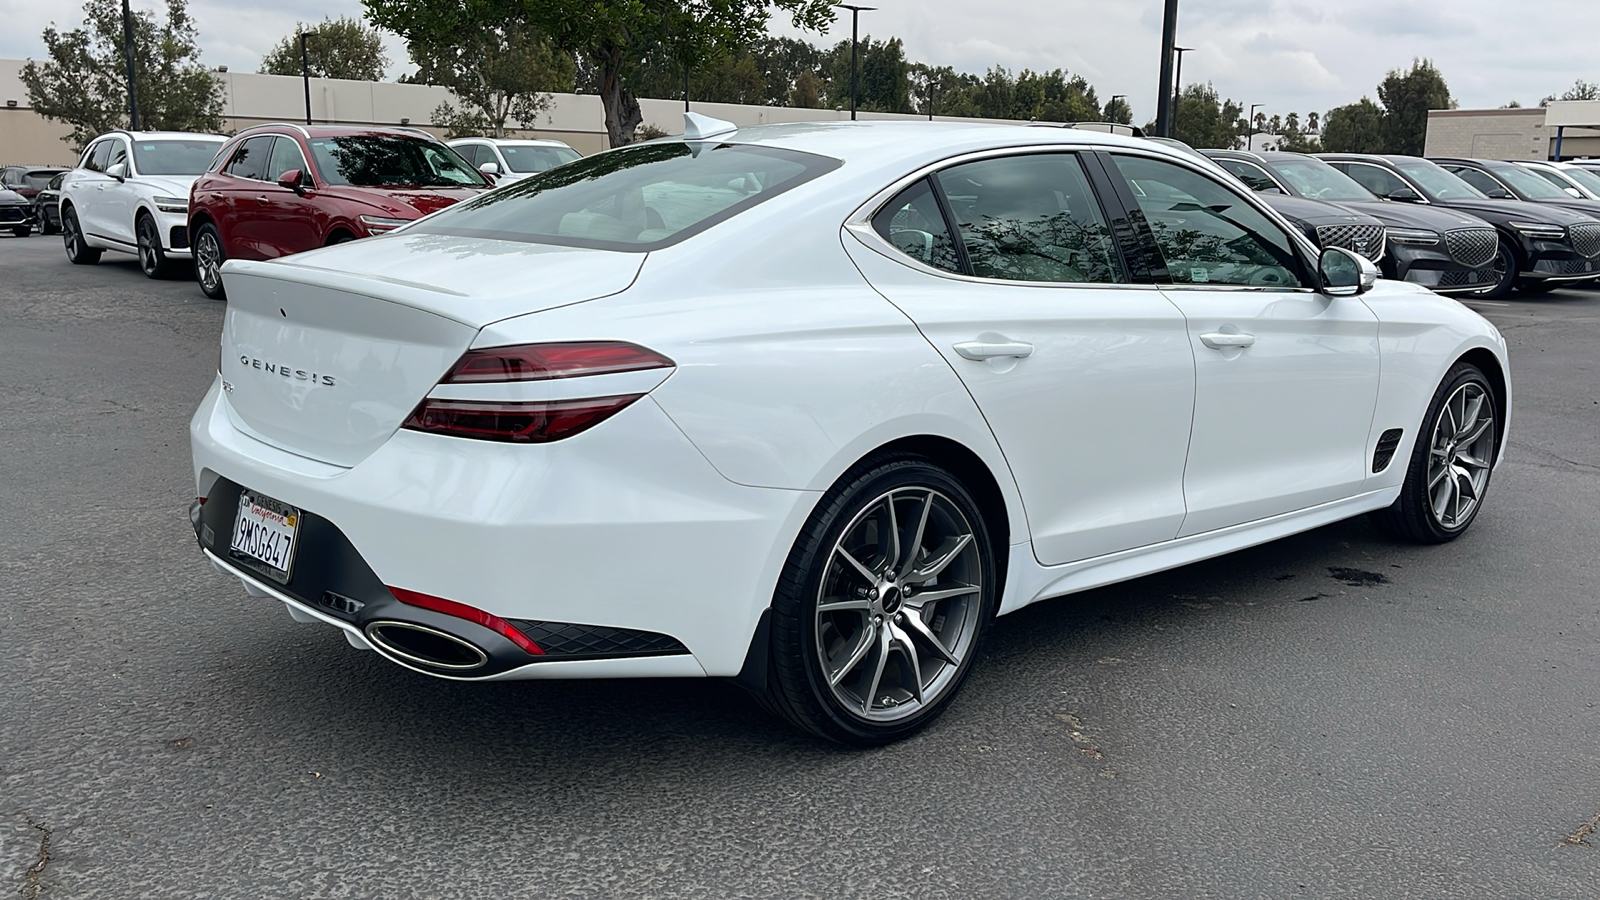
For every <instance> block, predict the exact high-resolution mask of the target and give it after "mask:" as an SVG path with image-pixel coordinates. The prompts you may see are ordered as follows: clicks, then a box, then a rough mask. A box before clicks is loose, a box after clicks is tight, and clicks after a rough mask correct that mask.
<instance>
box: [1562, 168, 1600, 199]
mask: <svg viewBox="0 0 1600 900" xmlns="http://www.w3.org/2000/svg"><path fill="white" fill-rule="evenodd" d="M1561 172H1562V174H1563V175H1566V176H1567V177H1568V178H1571V179H1572V180H1573V181H1576V182H1577V183H1579V184H1581V185H1583V186H1584V187H1586V188H1588V189H1589V191H1590V192H1591V193H1594V194H1596V195H1600V172H1591V171H1589V170H1588V169H1580V168H1578V167H1576V166H1574V167H1572V168H1570V169H1562V170H1561Z"/></svg>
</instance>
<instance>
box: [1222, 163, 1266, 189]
mask: <svg viewBox="0 0 1600 900" xmlns="http://www.w3.org/2000/svg"><path fill="white" fill-rule="evenodd" d="M1217 164H1218V165H1220V166H1222V167H1223V168H1224V169H1227V170H1228V171H1229V172H1230V173H1232V174H1233V176H1234V177H1235V178H1238V179H1239V180H1240V181H1242V182H1244V184H1245V187H1248V188H1249V189H1250V190H1252V191H1280V190H1282V188H1280V187H1278V183H1277V182H1276V181H1273V180H1272V176H1270V175H1268V174H1267V173H1266V172H1263V171H1261V167H1260V166H1257V165H1254V164H1252V163H1247V162H1243V161H1241V160H1237V159H1219V160H1217Z"/></svg>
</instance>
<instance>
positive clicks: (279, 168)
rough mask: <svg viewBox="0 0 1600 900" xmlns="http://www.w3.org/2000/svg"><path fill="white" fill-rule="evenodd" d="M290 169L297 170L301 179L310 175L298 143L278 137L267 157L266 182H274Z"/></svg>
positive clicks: (291, 139)
mask: <svg viewBox="0 0 1600 900" xmlns="http://www.w3.org/2000/svg"><path fill="white" fill-rule="evenodd" d="M246 143H249V142H248V141H246ZM290 169H299V170H300V173H301V177H302V178H303V179H304V178H309V177H310V175H311V173H310V172H307V171H306V157H305V154H303V153H301V152H300V145H299V143H297V142H296V141H295V139H294V138H287V137H283V136H282V135H279V136H278V139H277V141H275V142H273V144H272V155H271V156H270V157H268V162H267V178H266V180H268V181H273V182H275V181H277V180H278V179H279V178H282V177H283V173H285V172H287V171H289V170H290Z"/></svg>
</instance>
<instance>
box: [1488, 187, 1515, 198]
mask: <svg viewBox="0 0 1600 900" xmlns="http://www.w3.org/2000/svg"><path fill="white" fill-rule="evenodd" d="M1484 193H1485V194H1488V195H1489V199H1491V200H1515V199H1517V198H1516V196H1514V195H1513V194H1512V193H1511V192H1510V191H1508V190H1506V189H1505V188H1503V187H1497V188H1490V189H1489V190H1487V191H1484Z"/></svg>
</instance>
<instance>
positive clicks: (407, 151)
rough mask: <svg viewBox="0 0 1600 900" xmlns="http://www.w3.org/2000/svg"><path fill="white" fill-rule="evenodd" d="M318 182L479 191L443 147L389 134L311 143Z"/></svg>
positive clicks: (473, 177)
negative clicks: (320, 176) (320, 173)
mask: <svg viewBox="0 0 1600 900" xmlns="http://www.w3.org/2000/svg"><path fill="white" fill-rule="evenodd" d="M311 155H312V156H314V157H316V162H317V168H318V169H320V170H321V171H322V180H323V181H326V182H327V183H328V184H334V185H344V184H348V185H354V186H356V187H483V186H485V185H487V184H488V182H487V181H485V180H484V177H483V176H482V175H480V174H478V172H477V171H475V170H474V169H473V168H472V167H471V166H469V165H467V162H466V160H464V159H462V158H461V157H459V156H457V155H456V152H455V151H454V150H451V149H450V148H449V147H446V146H444V145H443V144H436V143H434V142H432V141H427V140H422V139H421V138H409V137H400V136H398V135H390V134H354V135H346V136H344V137H324V138H312V139H311Z"/></svg>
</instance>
